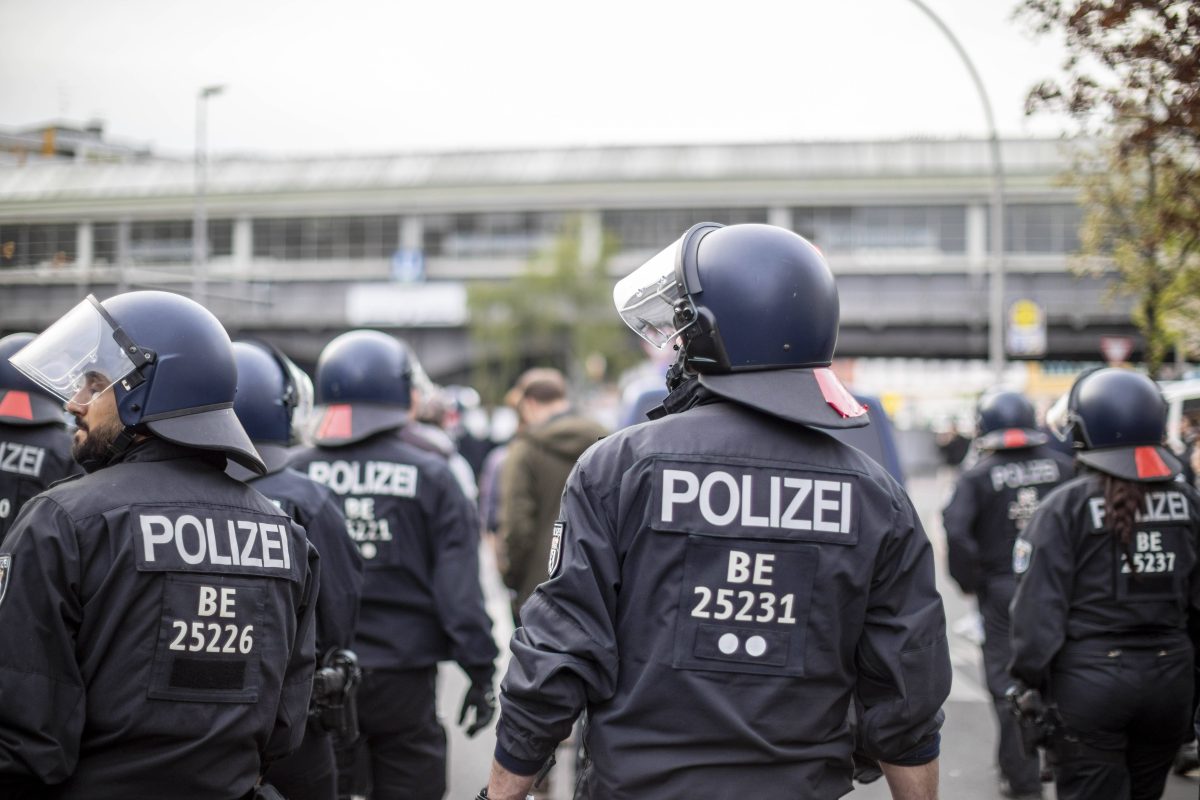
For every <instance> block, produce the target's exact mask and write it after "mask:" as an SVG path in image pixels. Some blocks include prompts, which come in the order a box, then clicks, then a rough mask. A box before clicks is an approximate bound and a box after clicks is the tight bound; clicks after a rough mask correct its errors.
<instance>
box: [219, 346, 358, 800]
mask: <svg viewBox="0 0 1200 800" xmlns="http://www.w3.org/2000/svg"><path fill="white" fill-rule="evenodd" d="M233 352H234V358H235V362H236V364H237V377H238V381H237V397H236V399H235V400H234V404H233V410H234V413H236V414H237V417H238V421H239V422H241V423H242V427H243V428H245V430H246V433H247V434H248V435H249V436H250V440H251V441H252V442H254V447H255V449H256V450H258V454H259V456H261V457H262V460H263V463H264V464H265V465H266V467H267V473H266V474H265V475H258V474H257V473H254V472H251V471H249V470H247V469H245V468H244V467H242V466H240V465H238V464H229V465H228V466H227V467H226V470H225V471H226V472H227V473H229V474H230V475H231V476H233V477H235V478H237V479H238V480H243V481H246V483H247V484H249V485H250V486H253V487H254V488H255V489H256V490H257V491H259V492H260V493H262V494H263V495H264V496H265V497H267V498H268V499H269V500H271V502H273V503H275V505H277V506H279V507H280V508H281V509H283V510H284V511H285V512H287V514H288V516H290V517H291V518H292V519H294V520H295V521H296V522H297V523H299V524H300V525H303V526H304V530H305V532H306V533H307V534H308V540H309V542H311V543H312V545H313V546H314V547H316V548H317V552H318V553H320V555H321V593H320V594H319V595H318V596H317V608H316V647H317V650H316V652H317V662H318V665H319V667H320V669H319V670H318V676H317V680H316V684H315V686H314V691H313V696H312V700H311V702H310V704H309V713H308V725H307V729H306V732H305V734H304V741H303V742H302V743H301V745H300V747H299V748H298V749H297V750H296V752H294V753H292V754H291V755H290V756H288V757H287V758H284V759H281V760H279V761H276V762H274V763H273V764H271V767H270V769H269V770H268V771H267V775H266V780H267V781H268V782H269V783H270V784H271V785H272V786H274V787H275V788H276V789H278V790H279V791H280V792H282V793H283V795H284V796H285V797H286V798H287V800H335V798H336V797H337V769H336V766H335V762H334V755H333V736H334V735H336V736H337V737H338V739H339V740H348V741H349V742H353V741H354V739H355V738H356V736H357V735H358V731H357V729H355V730H349V729H348V728H350V727H355V726H354V719H353V717H354V709H353V707H352V704H353V702H354V696H353V691H354V689H355V688H356V684H357V681H358V677H359V676H358V675H357V666H356V664H357V659H356V658H355V656H354V654H353V652H350V649H351V647H352V646H353V644H354V629H355V626H356V625H357V622H358V604H359V600H360V598H361V596H362V584H363V565H362V557H361V556H360V555H359V554H358V548H357V547H355V546H354V543H353V541H351V539H350V536H349V534H348V533H347V531H346V518H345V517H344V516H342V512H341V509H340V508H339V503H338V501H337V497H336V496H335V495H334V494H333V492H331V491H330V490H329V489H328V488H326V487H325V486H322V485H321V484H319V483H317V482H316V481H314V480H311V479H310V478H309V477H308V476H307V475H304V474H302V473H300V472H297V471H296V470H294V469H289V468H288V448H289V447H292V446H293V445H295V444H297V443H299V441H300V437H299V428H300V426H301V425H302V424H303V423H304V422H305V421H306V420H307V418H308V415H309V413H310V412H311V411H312V384H311V382H310V381H309V380H308V376H307V375H305V374H304V373H303V372H301V371H300V369H299V368H298V367H297V366H296V365H295V364H293V363H292V362H291V360H290V359H288V358H287V357H286V356H284V355H283V354H282V353H280V352H278V351H277V350H275V349H274V348H273V347H269V346H267V345H260V344H253V343H249V342H234V343H233ZM347 706H350V707H347Z"/></svg>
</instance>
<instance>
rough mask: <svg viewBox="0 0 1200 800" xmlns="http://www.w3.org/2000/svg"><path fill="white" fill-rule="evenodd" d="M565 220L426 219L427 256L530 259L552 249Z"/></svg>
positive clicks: (514, 215) (536, 215) (523, 215)
mask: <svg viewBox="0 0 1200 800" xmlns="http://www.w3.org/2000/svg"><path fill="white" fill-rule="evenodd" d="M564 221H565V216H564V215H563V214H560V213H551V212H540V211H516V212H486V213H478V214H431V215H429V216H427V217H425V218H424V235H423V241H422V247H423V248H424V250H425V255H428V256H435V257H436V256H443V257H446V258H529V257H530V256H532V255H534V254H535V253H537V252H538V251H539V250H542V249H544V248H546V247H548V246H549V245H550V243H551V242H552V241H553V240H554V237H555V236H557V235H558V234H559V232H560V231H561V230H562V227H563V223H564Z"/></svg>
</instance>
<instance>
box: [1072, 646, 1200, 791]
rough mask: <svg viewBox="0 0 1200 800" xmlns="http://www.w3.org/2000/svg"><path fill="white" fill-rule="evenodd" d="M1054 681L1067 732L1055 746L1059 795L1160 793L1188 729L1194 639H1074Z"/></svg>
mask: <svg viewBox="0 0 1200 800" xmlns="http://www.w3.org/2000/svg"><path fill="white" fill-rule="evenodd" d="M1050 689H1051V692H1052V696H1053V700H1054V702H1055V703H1056V704H1057V705H1058V710H1059V713H1060V714H1062V718H1063V724H1064V727H1065V729H1066V735H1065V736H1064V737H1063V738H1062V739H1061V740H1060V741H1058V742H1056V743H1055V747H1054V764H1055V766H1054V782H1055V785H1056V788H1057V789H1058V797H1059V800H1092V799H1094V798H1101V797H1103V798H1113V799H1114V800H1122V799H1123V798H1130V800H1155V798H1159V797H1161V796H1162V793H1163V788H1164V786H1165V785H1166V781H1167V772H1168V770H1169V769H1170V767H1171V762H1172V761H1173V759H1174V757H1175V751H1176V750H1178V749H1179V745H1180V743H1181V742H1182V741H1183V738H1184V736H1185V734H1186V733H1187V727H1188V723H1189V717H1190V713H1191V709H1190V707H1189V704H1188V700H1189V699H1190V698H1191V695H1192V647H1191V645H1190V644H1188V643H1187V642H1186V641H1184V642H1174V643H1171V644H1169V645H1164V646H1163V647H1161V648H1156V647H1151V648H1145V647H1140V648H1131V647H1125V646H1121V645H1119V644H1115V643H1103V642H1094V641H1089V642H1084V643H1072V644H1069V645H1067V646H1066V647H1064V648H1063V650H1061V651H1060V652H1059V654H1058V656H1056V658H1055V661H1054V667H1053V672H1052V677H1051V684H1050Z"/></svg>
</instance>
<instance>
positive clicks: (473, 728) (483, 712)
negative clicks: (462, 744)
mask: <svg viewBox="0 0 1200 800" xmlns="http://www.w3.org/2000/svg"><path fill="white" fill-rule="evenodd" d="M471 709H474V710H475V720H474V721H473V722H472V723H471V724H470V725H468V726H467V736H474V735H475V734H477V733H479V732H480V731H481V730H483V729H484V728H486V727H487V726H488V725H489V724H490V723H491V721H492V717H494V716H496V695H495V694H493V693H492V682H491V680H487V681H472V682H471V686H470V688H469V689H467V693H466V694H465V695H464V696H463V703H462V710H461V711H459V712H458V724H459V725H462V724H463V723H465V722H466V721H467V712H468V711H470V710H471Z"/></svg>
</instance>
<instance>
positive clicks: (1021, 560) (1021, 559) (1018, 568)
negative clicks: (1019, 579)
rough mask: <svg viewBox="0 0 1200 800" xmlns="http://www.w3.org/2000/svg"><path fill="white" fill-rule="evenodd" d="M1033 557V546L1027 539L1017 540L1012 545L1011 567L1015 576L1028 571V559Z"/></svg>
mask: <svg viewBox="0 0 1200 800" xmlns="http://www.w3.org/2000/svg"><path fill="white" fill-rule="evenodd" d="M1032 555H1033V545H1032V544H1031V543H1030V542H1029V540H1028V539H1017V541H1016V543H1015V544H1013V555H1012V565H1013V572H1015V573H1016V574H1017V575H1020V574H1022V573H1023V572H1025V570H1027V569H1029V559H1030V557H1031V556H1032Z"/></svg>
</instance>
